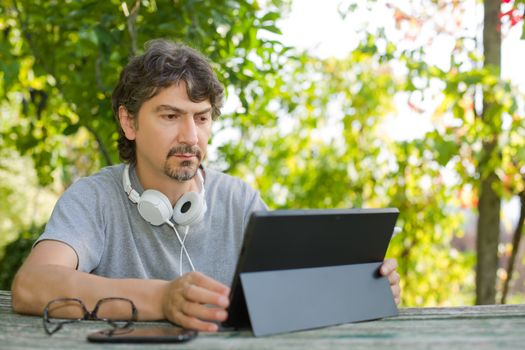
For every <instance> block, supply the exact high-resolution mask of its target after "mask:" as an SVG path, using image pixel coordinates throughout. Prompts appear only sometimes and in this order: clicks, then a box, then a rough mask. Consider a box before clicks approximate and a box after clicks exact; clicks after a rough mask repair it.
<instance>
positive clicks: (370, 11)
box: [0, 0, 525, 306]
mask: <svg viewBox="0 0 525 350" xmlns="http://www.w3.org/2000/svg"><path fill="white" fill-rule="evenodd" d="M296 1H297V2H298V3H299V5H298V4H297V3H296V4H295V6H300V0H296ZM494 4H495V5H494ZM336 5H337V8H338V11H339V13H340V16H341V18H342V19H344V21H350V22H352V21H353V22H355V23H359V24H356V30H355V32H352V33H341V34H340V35H341V37H340V40H341V41H342V42H344V41H345V40H350V38H349V37H348V36H351V39H352V40H353V41H355V42H356V43H357V44H356V45H355V47H354V48H353V49H352V50H350V51H349V52H348V54H347V55H345V56H344V57H333V56H330V55H318V54H315V52H312V51H311V50H302V49H300V48H297V47H291V46H288V45H285V44H284V43H283V42H284V41H283V40H282V33H281V29H280V23H281V21H282V19H284V18H286V17H287V16H288V15H289V14H290V9H291V6H292V2H291V1H286V0H267V1H257V0H252V1H248V0H244V1H243V0H241V1H228V0H218V1H213V2H205V1H189V0H188V1H184V0H170V1H167V0H135V1H131V0H127V1H118V0H109V1H89V0H86V1H73V0H70V1H67V0H66V1H59V0H55V1H53V0H42V1H39V0H31V1H28V0H16V1H15V0H6V1H3V2H2V5H0V37H1V39H0V67H1V71H0V198H1V201H0V259H1V260H0V289H9V288H10V283H11V280H12V278H13V274H14V272H15V271H16V269H17V268H18V266H19V265H20V263H21V262H22V261H23V258H24V257H25V256H26V255H27V253H28V252H29V250H30V248H31V245H32V242H33V241H34V240H35V239H36V237H38V235H39V234H40V233H41V232H42V231H43V228H44V225H45V222H46V220H47V219H48V217H49V215H50V213H51V210H52V208H53V205H54V203H55V201H56V199H57V198H58V196H59V195H60V194H61V193H62V192H63V191H64V190H65V189H66V188H67V187H68V186H69V185H70V184H71V183H72V182H73V181H75V180H76V179H78V178H79V177H82V176H87V175H89V174H91V173H93V172H96V171H97V170H99V169H100V168H101V167H103V166H106V165H110V164H115V163H117V162H118V154H117V151H116V139H117V131H116V130H117V129H116V123H115V121H114V118H113V115H112V112H111V102H110V96H111V92H112V89H113V87H114V86H115V84H116V81H117V79H118V76H119V74H120V71H121V69H122V67H123V66H124V65H125V64H126V63H127V61H128V59H129V57H131V56H133V55H136V54H139V53H141V52H142V50H143V47H144V43H145V42H146V41H148V40H150V39H153V38H159V37H162V38H169V39H172V40H174V41H181V42H184V43H186V44H188V45H190V46H192V47H195V48H197V49H199V50H200V51H202V52H203V53H204V54H205V55H207V56H208V57H209V58H210V60H211V61H212V62H213V65H214V68H215V69H216V71H217V73H218V75H219V78H220V80H221V81H222V82H223V84H224V85H225V86H226V88H227V103H226V107H225V110H224V113H223V116H222V117H221V119H220V120H219V121H217V122H216V123H215V125H214V136H213V139H212V142H211V150H212V152H211V154H210V159H209V166H211V167H214V168H217V169H220V170H223V171H225V172H227V173H229V174H232V175H236V176H239V177H241V178H243V179H244V180H245V181H248V182H249V183H251V184H252V185H253V186H254V187H255V188H257V189H258V190H260V192H261V194H262V196H263V198H264V200H265V201H266V202H267V203H268V204H269V206H270V207H271V208H273V209H278V208H333V207H341V208H342V207H397V208H399V210H400V212H401V215H400V218H399V220H398V226H400V227H402V229H403V230H402V232H401V233H400V234H399V235H397V236H396V237H395V238H393V241H392V244H391V246H390V248H389V252H388V255H389V256H391V257H395V258H396V259H397V260H398V262H399V272H400V274H401V276H402V282H401V284H402V289H403V294H402V306H433V305H438V306H439V305H468V304H473V303H480V304H486V303H495V302H497V303H500V302H524V301H525V297H524V294H523V291H524V285H523V276H521V274H520V272H521V271H522V270H523V261H522V258H521V255H520V251H519V247H520V244H519V243H520V241H519V239H520V238H521V236H522V231H523V230H522V224H523V216H525V214H524V207H525V205H524V204H525V195H524V175H525V147H524V146H525V141H524V140H525V137H524V136H525V130H524V122H523V121H524V116H525V114H524V106H523V101H524V99H523V97H524V96H523V92H522V91H520V90H519V89H518V88H517V87H516V86H514V85H513V84H511V82H510V81H506V80H504V79H501V78H500V72H501V57H498V50H499V52H501V36H502V35H503V36H504V35H505V33H506V32H508V31H509V30H511V28H515V27H516V26H519V27H523V17H522V14H523V9H524V0H511V1H506V0H503V1H501V2H499V1H485V3H483V2H480V1H464V2H459V1H442V0H434V1H431V0H418V1H416V0H413V1H409V2H403V4H402V5H399V4H398V2H395V1H367V2H362V1H340V2H337V3H336ZM378 8H380V9H381V11H386V13H387V14H390V20H389V21H388V22H384V23H383V22H382V21H381V20H378V17H377V16H376V15H375V12H374V11H377V9H378ZM470 9H476V11H475V13H474V15H472V13H471V12H469V10H470ZM483 13H485V16H483ZM520 16H521V17H520ZM473 18H474V21H473V22H472V19H473ZM469 21H470V22H469ZM389 23H390V24H389ZM472 23H473V24H472ZM316 25H322V24H321V23H316V22H313V23H312V26H316ZM469 26H471V27H473V28H470V27H469ZM465 28H466V29H465ZM469 28H470V30H467V29H469ZM443 35H446V37H447V40H451V42H452V45H451V50H450V52H449V53H445V54H446V55H448V57H449V60H450V64H449V65H448V67H447V68H446V69H444V68H443V67H440V66H437V65H433V64H431V63H429V62H431V60H430V59H429V58H430V56H431V55H432V54H433V53H432V51H431V50H430V47H431V45H430V43H431V42H432V40H438V39H439V38H442V37H443ZM480 42H483V43H484V45H481V44H480ZM523 73H524V72H523V71H522V72H518V73H517V74H523ZM404 111H410V113H412V114H415V115H416V116H417V115H418V114H419V115H421V117H423V116H424V115H427V116H428V115H430V116H431V118H430V120H431V122H432V128H431V129H430V130H427V131H424V132H422V135H418V136H417V137H413V138H408V139H403V140H400V139H396V138H394V137H392V132H391V131H392V130H389V129H390V128H392V127H393V126H394V125H395V127H398V128H402V127H403V125H402V124H399V123H402V122H398V123H396V120H400V119H399V118H400V117H401V115H402V114H403V113H405V112H404ZM509 201H510V202H511V203H514V205H515V207H518V208H519V209H518V210H517V212H518V213H521V216H520V215H518V216H519V217H516V220H515V222H513V225H512V227H510V229H509V228H508V227H507V228H506V226H505V225H503V224H502V222H501V221H500V217H502V216H504V211H502V210H500V208H501V207H502V204H505V203H508V202H509ZM520 209H521V211H520ZM520 225H521V226H520ZM472 226H475V227H472ZM469 227H470V228H469ZM478 227H479V228H478ZM476 233H478V234H477V235H476ZM476 237H479V238H480V239H476ZM476 242H477V243H476Z"/></svg>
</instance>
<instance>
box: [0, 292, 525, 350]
mask: <svg viewBox="0 0 525 350" xmlns="http://www.w3.org/2000/svg"><path fill="white" fill-rule="evenodd" d="M10 298H11V296H10V293H9V292H2V291H0V349H36V348H42V349H116V348H118V349H142V348H147V349H153V348H154V349H173V348H177V349H228V350H230V349H272V350H273V349H292V350H293V349H352V350H360V349H367V350H368V349H388V350H396V349H446V350H452V349H477V350H483V349H525V305H492V306H469V307H454V308H405V309H400V312H399V316H398V317H392V318H388V319H383V320H378V321H372V322H362V323H353V324H345V325H340V326H334V327H327V328H321V329H316V330H310V331H304V332H296V333H289V334H282V335H276V336H270V337H263V338H254V337H253V336H252V334H251V332H224V333H217V334H200V335H199V337H198V338H197V339H195V340H194V341H192V342H190V343H187V344H177V345H173V344H155V345H144V344H121V345H118V346H115V345H111V344H107V345H103V344H91V343H88V342H87V341H86V340H85V339H86V335H87V334H88V333H91V332H94V331H97V330H100V329H104V328H106V327H107V326H106V324H105V323H103V322H93V321H85V322H80V323H76V324H70V325H67V326H65V327H64V329H62V330H61V331H60V332H58V333H57V334H55V335H53V336H48V335H46V334H45V333H44V330H43V327H42V319H41V317H35V316H22V315H17V314H15V313H13V311H12V309H11V301H10ZM140 324H141V325H143V324H145V323H142V322H141V323H140Z"/></svg>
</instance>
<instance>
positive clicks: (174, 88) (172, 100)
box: [144, 81, 211, 112]
mask: <svg viewBox="0 0 525 350" xmlns="http://www.w3.org/2000/svg"><path fill="white" fill-rule="evenodd" d="M163 105H164V106H173V107H176V108H177V109H180V110H184V111H187V112H192V111H196V110H198V111H200V110H203V109H206V108H210V107H211V102H210V100H209V99H206V100H203V101H199V102H195V101H192V100H191V99H190V97H189V96H188V92H187V91H186V83H185V82H184V81H182V82H180V83H178V84H173V85H170V86H168V87H167V88H163V89H161V90H160V91H159V92H158V93H157V94H156V95H155V96H153V97H152V98H150V99H149V100H147V101H145V102H144V106H145V107H146V106H147V107H149V108H153V109H158V108H159V106H163Z"/></svg>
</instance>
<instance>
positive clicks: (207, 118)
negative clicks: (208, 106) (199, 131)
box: [195, 113, 211, 123]
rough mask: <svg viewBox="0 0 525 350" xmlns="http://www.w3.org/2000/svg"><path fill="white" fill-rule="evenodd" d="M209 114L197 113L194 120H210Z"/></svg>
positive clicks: (203, 121) (201, 121)
mask: <svg viewBox="0 0 525 350" xmlns="http://www.w3.org/2000/svg"><path fill="white" fill-rule="evenodd" d="M210 118H211V117H210V114H209V113H206V114H199V115H196V116H195V120H196V122H198V123H207V122H208V120H210Z"/></svg>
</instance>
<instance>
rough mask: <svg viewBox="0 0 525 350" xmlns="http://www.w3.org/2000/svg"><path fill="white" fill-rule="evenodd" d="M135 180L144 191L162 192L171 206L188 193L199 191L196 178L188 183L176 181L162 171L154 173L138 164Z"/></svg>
mask: <svg viewBox="0 0 525 350" xmlns="http://www.w3.org/2000/svg"><path fill="white" fill-rule="evenodd" d="M135 171H136V174H137V178H138V180H139V182H140V184H141V185H142V188H143V189H144V190H148V189H152V190H157V191H159V192H162V193H163V194H164V195H165V196H166V197H168V199H169V201H170V202H171V205H172V206H173V205H175V203H176V202H177V200H178V199H179V198H180V197H182V195H183V194H184V193H186V192H189V191H195V192H198V191H199V186H198V184H197V176H194V177H193V178H192V179H191V180H188V181H177V180H174V179H172V178H171V177H169V176H168V175H166V174H165V173H164V172H163V171H160V172H158V171H154V170H153V169H151V168H149V167H146V166H141V164H140V163H137V164H136V165H135Z"/></svg>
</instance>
